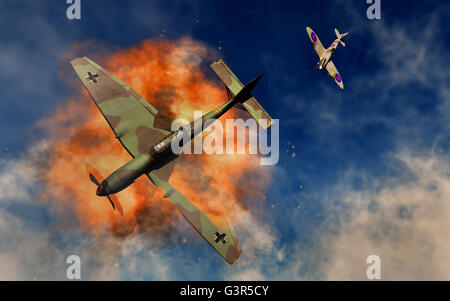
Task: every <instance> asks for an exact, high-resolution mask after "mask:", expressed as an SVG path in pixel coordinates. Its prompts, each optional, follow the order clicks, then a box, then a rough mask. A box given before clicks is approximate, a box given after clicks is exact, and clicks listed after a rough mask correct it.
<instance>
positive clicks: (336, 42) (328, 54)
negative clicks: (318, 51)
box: [317, 39, 341, 70]
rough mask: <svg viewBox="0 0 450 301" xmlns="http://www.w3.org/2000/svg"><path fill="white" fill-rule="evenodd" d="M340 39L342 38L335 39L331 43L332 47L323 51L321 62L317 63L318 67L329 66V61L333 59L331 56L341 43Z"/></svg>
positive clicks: (320, 68)
mask: <svg viewBox="0 0 450 301" xmlns="http://www.w3.org/2000/svg"><path fill="white" fill-rule="evenodd" d="M340 40H341V39H336V40H334V42H333V43H332V44H331V45H330V47H328V48H327V49H325V51H324V52H323V54H322V56H321V58H320V60H319V62H318V63H317V68H318V69H319V70H322V69H323V68H326V67H327V64H328V62H329V61H331V57H332V56H333V55H334V53H335V52H336V49H337V47H338V45H339V42H340Z"/></svg>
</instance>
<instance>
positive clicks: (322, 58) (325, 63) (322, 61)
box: [306, 27, 348, 90]
mask: <svg viewBox="0 0 450 301" xmlns="http://www.w3.org/2000/svg"><path fill="white" fill-rule="evenodd" d="M306 31H307V32H308V36H309V39H310V40H311V43H312V44H313V46H314V50H315V51H316V53H317V55H318V56H319V62H318V63H317V65H316V66H313V68H316V69H319V70H323V68H326V69H327V71H328V74H330V76H331V77H332V78H333V79H334V82H335V83H336V84H337V85H338V86H339V87H340V88H341V89H342V90H343V89H344V83H343V82H342V77H341V75H340V74H339V72H338V70H337V69H336V67H335V66H334V64H333V62H332V61H331V57H332V56H333V54H334V52H335V51H336V48H337V47H338V45H339V43H340V44H341V45H342V46H343V47H345V43H344V41H342V39H343V38H344V37H345V36H346V35H348V32H346V33H343V34H340V33H339V31H338V30H337V29H336V28H335V29H334V32H335V33H336V36H337V39H336V40H334V42H333V43H332V44H331V45H330V47H328V48H327V49H325V48H324V47H323V45H322V43H321V42H320V40H319V37H318V36H317V35H316V33H315V32H314V31H313V30H312V29H311V28H309V27H306Z"/></svg>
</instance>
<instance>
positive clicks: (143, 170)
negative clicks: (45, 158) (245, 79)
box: [71, 57, 270, 264]
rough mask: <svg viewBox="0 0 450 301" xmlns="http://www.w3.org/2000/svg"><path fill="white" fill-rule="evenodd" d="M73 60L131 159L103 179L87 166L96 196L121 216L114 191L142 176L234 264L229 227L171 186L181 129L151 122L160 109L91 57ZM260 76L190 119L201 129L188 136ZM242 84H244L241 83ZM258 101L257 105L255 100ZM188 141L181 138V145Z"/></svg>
mask: <svg viewBox="0 0 450 301" xmlns="http://www.w3.org/2000/svg"><path fill="white" fill-rule="evenodd" d="M71 64H72V66H73V68H74V70H75V72H76V73H77V75H78V76H79V78H80V79H81V81H82V83H83V85H84V86H85V88H86V90H87V91H88V92H89V94H90V96H91V98H92V99H93V101H94V102H95V104H96V105H97V107H98V108H99V110H100V112H101V113H102V115H103V116H104V118H105V119H106V121H107V122H108V124H109V125H110V127H111V128H112V130H113V131H114V133H115V135H116V138H117V139H118V140H119V141H120V143H121V144H122V145H123V147H124V148H125V149H126V150H127V151H128V153H129V154H130V155H131V156H132V157H133V159H132V160H130V161H128V162H127V163H126V164H124V165H123V166H122V167H120V168H119V169H117V170H116V171H114V172H113V173H112V174H111V175H109V176H108V177H107V178H106V179H104V180H103V179H101V175H99V174H98V172H97V171H95V169H93V167H91V166H90V165H88V164H87V165H86V169H87V170H88V173H89V175H90V178H91V181H93V182H94V183H95V184H96V185H98V187H97V195H99V196H106V197H108V199H109V201H110V202H111V204H112V206H113V208H114V209H115V208H118V210H119V211H120V213H121V214H122V207H121V206H120V203H119V201H118V200H117V198H116V197H115V196H113V194H115V193H117V192H119V191H121V190H123V189H125V188H126V187H128V186H129V185H131V184H132V183H133V182H134V181H135V180H136V179H137V178H138V177H140V176H141V175H143V174H146V175H147V176H148V177H149V179H150V180H151V181H152V183H153V184H155V185H156V186H157V187H161V188H162V189H163V190H164V192H165V194H164V198H169V199H170V200H171V201H172V203H173V204H174V205H175V206H176V207H177V209H178V210H179V211H180V212H181V214H182V215H183V216H184V217H185V218H186V219H187V220H188V221H189V223H190V224H191V225H192V226H193V227H194V228H195V230H197V232H198V233H200V235H202V236H203V237H204V238H205V240H206V241H207V242H208V243H209V244H210V245H211V246H212V247H213V248H214V249H215V250H216V251H217V252H218V253H219V254H220V255H221V256H222V257H223V258H224V259H225V260H226V261H227V262H229V263H230V264H232V263H233V262H235V261H236V259H237V258H238V257H239V255H240V253H241V247H240V245H239V241H238V239H237V237H236V234H235V232H234V229H233V227H232V226H231V225H230V224H229V223H223V224H220V225H215V224H214V223H213V222H212V221H211V220H210V219H209V218H208V217H207V216H206V215H205V214H204V213H203V212H201V211H200V210H199V209H198V208H197V207H196V206H195V205H194V204H192V203H191V202H190V201H189V200H188V199H186V198H185V197H184V196H183V195H182V194H181V193H180V192H179V191H178V190H176V189H175V188H174V187H173V186H171V185H170V184H169V178H170V175H171V173H172V171H173V168H174V165H175V159H177V158H178V155H177V154H175V153H173V151H172V147H171V144H172V141H173V140H174V139H176V138H177V137H178V136H179V134H180V133H181V131H182V130H183V129H181V128H180V129H179V130H177V131H173V132H168V131H165V130H163V129H160V128H157V127H155V126H154V123H155V118H157V117H158V110H156V109H155V108H154V107H153V106H152V105H151V104H150V103H149V102H147V101H146V100H145V99H143V98H142V97H140V96H139V94H137V93H136V92H135V91H134V90H133V89H131V88H130V86H128V85H127V84H126V83H124V82H122V81H121V80H120V79H118V78H116V77H115V76H114V75H112V74H111V73H109V72H108V71H106V70H105V69H104V68H102V67H101V66H99V65H97V64H96V63H94V62H93V61H91V60H90V59H88V58H86V57H83V58H78V59H74V60H72V61H71ZM230 72H231V71H230ZM233 76H234V74H233ZM259 78H260V77H258V78H256V79H254V80H252V81H251V82H250V83H249V84H248V85H247V86H245V87H240V88H239V90H237V89H234V90H233V91H235V92H234V93H236V94H235V95H236V96H235V97H233V98H232V99H231V100H229V101H228V102H226V103H224V104H223V105H221V106H219V107H217V108H215V109H214V110H211V111H210V112H208V113H206V114H204V115H203V116H202V117H201V120H197V122H195V121H194V122H192V123H191V125H198V124H199V125H201V129H198V128H195V127H194V126H192V128H191V129H192V132H191V135H190V139H193V138H194V137H195V136H196V135H197V134H198V133H200V132H201V130H203V129H204V127H207V126H208V124H207V123H206V122H207V121H209V120H215V119H218V118H220V117H221V116H222V115H223V114H224V113H225V112H227V111H228V110H230V109H231V108H232V107H234V106H235V105H237V104H240V103H244V104H245V102H248V101H249V99H250V100H251V99H254V98H253V97H252V95H251V94H250V92H251V90H252V89H253V88H254V87H255V86H256V83H257V82H258V80H259ZM239 83H240V82H239ZM240 85H241V86H242V84H240ZM255 101H256V100H255ZM256 103H257V102H256ZM257 105H258V106H259V107H260V105H259V103H257ZM267 116H268V115H267ZM269 118H270V117H269ZM198 121H200V122H198ZM188 142H189V141H184V140H182V143H181V145H180V146H183V145H184V144H185V143H188ZM98 179H100V181H99V180H98Z"/></svg>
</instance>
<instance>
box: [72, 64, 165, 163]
mask: <svg viewBox="0 0 450 301" xmlns="http://www.w3.org/2000/svg"><path fill="white" fill-rule="evenodd" d="M70 63H71V64H72V66H73V68H74V69H75V72H76V73H77V75H78V77H79V78H80V79H81V81H82V83H83V85H84V87H85V88H86V90H87V91H88V92H89V94H90V96H91V98H92V99H93V100H94V102H95V104H96V105H97V107H98V108H99V110H100V112H101V113H102V115H103V117H105V119H106V121H107V122H108V124H109V125H110V127H111V129H112V130H113V131H114V133H115V134H116V138H117V139H119V141H120V143H121V144H122V145H123V147H124V148H125V149H126V150H127V151H128V152H129V153H130V155H131V156H133V157H136V156H137V155H139V154H141V153H143V152H145V151H147V150H148V148H149V147H150V146H151V145H153V144H154V143H156V142H158V141H159V140H160V139H161V138H162V137H164V136H165V135H167V134H168V132H167V131H165V130H162V129H158V128H156V127H154V126H153V124H154V120H155V117H156V115H157V114H158V110H156V109H155V108H154V107H153V106H152V105H151V104H150V103H149V102H148V101H146V100H145V99H143V98H142V97H141V96H139V94H137V93H136V92H135V91H134V90H133V89H131V88H130V86H128V85H127V84H126V83H124V82H122V81H121V80H120V79H118V78H117V77H115V76H114V75H112V74H111V73H109V72H108V71H107V70H105V69H103V68H102V67H101V66H99V65H97V64H96V63H95V62H93V61H91V60H90V59H89V58H87V57H83V58H77V59H74V60H72V61H71V62H70Z"/></svg>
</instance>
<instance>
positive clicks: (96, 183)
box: [89, 173, 100, 186]
mask: <svg viewBox="0 0 450 301" xmlns="http://www.w3.org/2000/svg"><path fill="white" fill-rule="evenodd" d="M89 179H90V180H91V182H92V183H94V184H95V185H97V186H99V185H100V183H99V182H98V181H97V179H96V178H95V177H94V175H93V174H91V173H90V174H89Z"/></svg>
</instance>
